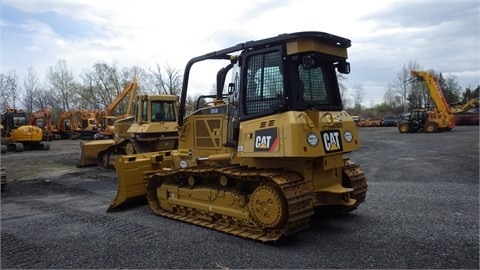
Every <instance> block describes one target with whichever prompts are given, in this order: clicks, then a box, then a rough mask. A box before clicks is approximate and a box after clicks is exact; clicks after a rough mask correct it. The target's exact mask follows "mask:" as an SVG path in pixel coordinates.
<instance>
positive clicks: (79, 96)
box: [0, 60, 193, 118]
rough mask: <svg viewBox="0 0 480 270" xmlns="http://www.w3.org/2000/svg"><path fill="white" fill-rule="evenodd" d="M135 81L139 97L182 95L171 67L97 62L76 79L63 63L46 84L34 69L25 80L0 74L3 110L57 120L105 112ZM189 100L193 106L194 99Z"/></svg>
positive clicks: (50, 73) (179, 80)
mask: <svg viewBox="0 0 480 270" xmlns="http://www.w3.org/2000/svg"><path fill="white" fill-rule="evenodd" d="M134 78H137V81H138V88H137V94H169V95H176V96H179V95H180V92H181V85H182V74H181V71H180V70H178V69H176V68H174V67H172V66H170V65H165V66H161V65H160V64H158V63H156V64H155V66H154V67H153V68H148V69H144V68H141V67H138V66H133V67H131V68H119V67H118V66H117V64H116V63H112V64H107V63H105V62H96V63H95V64H94V65H93V67H92V68H91V69H88V70H84V71H83V72H82V73H81V74H80V75H79V76H78V79H77V78H76V77H75V76H74V74H73V72H72V70H71V69H70V68H69V67H68V65H67V62H66V61H65V60H60V61H58V62H57V63H56V65H54V66H50V67H49V68H48V70H47V72H46V82H45V83H44V82H42V81H41V80H40V78H39V75H38V73H37V72H36V71H35V70H34V69H33V68H32V67H30V68H28V69H27V72H26V74H25V75H24V76H23V80H20V79H19V74H18V73H17V72H16V71H15V70H12V71H9V72H7V73H2V74H0V95H1V96H2V100H1V102H0V110H2V111H3V110H5V109H6V108H14V109H23V110H25V111H26V112H27V113H30V112H34V111H38V110H44V109H46V108H49V109H50V110H51V112H52V116H53V117H54V118H55V117H56V116H58V115H60V114H61V113H63V112H65V111H69V110H71V109H79V108H82V109H87V110H92V111H93V110H94V111H97V110H104V109H105V108H106V107H107V106H108V105H109V104H110V103H111V102H112V101H113V100H115V98H116V97H117V96H119V95H120V93H121V92H122V91H123V89H124V87H125V86H127V85H128V84H130V83H131V82H132V80H133V79H134ZM189 99H190V102H191V103H192V104H193V102H192V101H191V100H193V97H189ZM126 107H127V104H119V106H118V107H117V110H118V111H117V113H118V114H122V113H124V112H125V110H126Z"/></svg>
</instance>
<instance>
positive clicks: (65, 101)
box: [47, 60, 77, 111]
mask: <svg viewBox="0 0 480 270" xmlns="http://www.w3.org/2000/svg"><path fill="white" fill-rule="evenodd" d="M47 76H48V79H49V80H50V84H51V87H52V92H53V93H55V94H56V96H57V97H58V99H59V103H61V104H62V105H61V106H62V108H63V110H64V111H68V110H70V108H72V107H73V106H74V101H75V92H76V91H75V90H76V88H77V87H76V86H77V84H76V83H75V78H74V76H73V73H72V72H71V71H70V70H69V69H68V65H67V62H66V61H65V60H59V61H58V62H57V64H56V65H55V67H50V68H49V69H48V73H47Z"/></svg>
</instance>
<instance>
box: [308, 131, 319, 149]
mask: <svg viewBox="0 0 480 270" xmlns="http://www.w3.org/2000/svg"><path fill="white" fill-rule="evenodd" d="M307 143H308V145H310V146H312V147H314V146H317V145H318V136H317V134H315V133H313V132H311V133H308V135H307Z"/></svg>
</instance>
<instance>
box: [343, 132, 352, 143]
mask: <svg viewBox="0 0 480 270" xmlns="http://www.w3.org/2000/svg"><path fill="white" fill-rule="evenodd" d="M343 138H344V139H345V141H346V142H352V140H353V135H352V132H350V130H346V131H345V132H344V133H343Z"/></svg>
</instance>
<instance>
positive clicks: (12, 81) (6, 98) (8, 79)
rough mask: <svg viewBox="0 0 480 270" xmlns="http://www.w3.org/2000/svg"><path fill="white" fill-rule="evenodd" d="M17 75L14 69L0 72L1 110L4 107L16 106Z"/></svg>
mask: <svg viewBox="0 0 480 270" xmlns="http://www.w3.org/2000/svg"><path fill="white" fill-rule="evenodd" d="M18 90H19V89H18V75H17V73H16V72H15V70H12V71H10V72H8V73H7V74H4V73H2V74H0V94H1V96H2V99H1V104H0V106H2V111H3V110H5V109H6V108H16V103H17V97H18Z"/></svg>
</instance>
